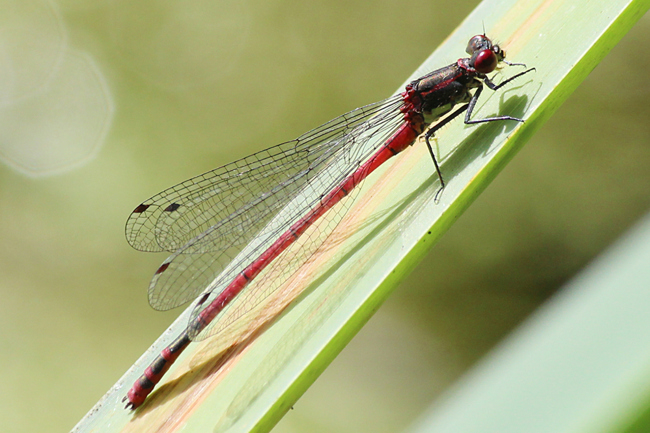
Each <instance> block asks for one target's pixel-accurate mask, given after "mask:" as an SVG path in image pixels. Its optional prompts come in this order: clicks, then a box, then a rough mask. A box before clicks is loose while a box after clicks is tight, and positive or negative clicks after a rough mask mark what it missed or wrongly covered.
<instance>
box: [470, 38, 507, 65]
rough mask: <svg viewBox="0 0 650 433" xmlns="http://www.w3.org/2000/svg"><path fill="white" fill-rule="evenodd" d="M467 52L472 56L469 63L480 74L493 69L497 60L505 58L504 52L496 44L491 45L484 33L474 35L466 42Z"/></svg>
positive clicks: (497, 62)
mask: <svg viewBox="0 0 650 433" xmlns="http://www.w3.org/2000/svg"><path fill="white" fill-rule="evenodd" d="M465 51H466V52H467V54H469V55H470V56H472V57H471V58H470V61H469V64H470V65H471V66H472V67H473V68H474V69H476V70H477V71H478V72H480V73H481V74H488V73H490V72H492V71H494V70H495V69H496V68H497V66H498V64H499V62H501V61H503V59H505V58H506V52H505V51H503V50H502V49H501V47H500V46H498V45H493V44H492V41H491V40H490V38H488V37H487V36H485V35H476V36H474V37H473V38H472V39H470V40H469V42H468V43H467V49H466V50H465Z"/></svg>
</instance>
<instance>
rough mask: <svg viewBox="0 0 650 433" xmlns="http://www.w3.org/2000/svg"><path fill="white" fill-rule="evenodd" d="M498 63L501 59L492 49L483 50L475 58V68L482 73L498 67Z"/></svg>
mask: <svg viewBox="0 0 650 433" xmlns="http://www.w3.org/2000/svg"><path fill="white" fill-rule="evenodd" d="M497 63H499V60H498V59H497V55H496V54H494V52H493V51H492V50H483V51H481V52H479V53H478V54H477V55H476V58H475V59H474V69H476V70H477V71H478V72H480V73H481V74H487V73H490V72H492V71H494V70H495V69H496V67H497Z"/></svg>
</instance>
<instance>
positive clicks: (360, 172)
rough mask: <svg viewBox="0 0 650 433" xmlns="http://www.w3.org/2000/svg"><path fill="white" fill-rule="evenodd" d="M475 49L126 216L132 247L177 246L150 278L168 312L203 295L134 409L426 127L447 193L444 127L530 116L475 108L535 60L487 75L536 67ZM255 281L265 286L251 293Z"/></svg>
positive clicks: (482, 42)
mask: <svg viewBox="0 0 650 433" xmlns="http://www.w3.org/2000/svg"><path fill="white" fill-rule="evenodd" d="M466 51H467V54H469V55H470V57H468V58H461V59H459V60H458V61H457V62H455V63H453V64H451V65H449V66H445V67H444V68H441V69H438V70H436V71H433V72H431V73H429V74H427V75H425V76H423V77H421V78H418V79H417V80H414V81H412V82H411V83H410V84H409V85H408V86H407V87H406V91H404V92H403V93H401V94H399V95H396V96H393V97H391V98H388V99H386V100H384V101H380V102H377V103H375V104H370V105H367V106H365V107H361V108H358V109H356V110H353V111H350V112H349V113H346V114H343V115H342V116H339V117H337V118H335V119H333V120H331V121H329V122H327V123H325V124H324V125H322V126H319V127H318V128H316V129H313V130H311V131H309V132H307V133H306V134H304V135H302V136H300V137H298V138H297V139H295V140H293V141H289V142H287V143H282V144H279V145H277V146H274V147H270V148H268V149H266V150H263V151H261V152H258V153H255V154H253V155H251V156H248V157H246V158H243V159H240V160H238V161H235V162H233V163H230V164H227V165H225V166H223V167H220V168H217V169H215V170H212V171H209V172H207V173H205V174H202V175H200V176H197V177H194V178H191V179H189V180H186V181H185V182H182V183H180V184H178V185H176V186H173V187H171V188H169V189H166V190H165V191H163V192H161V193H159V194H157V195H155V196H153V197H151V198H150V199H149V200H146V201H145V202H143V203H142V204H141V205H139V206H138V207H136V208H135V210H134V211H133V213H132V214H131V216H130V217H129V219H128V221H127V223H126V237H127V239H128V241H129V243H130V244H131V246H133V247H134V248H136V249H138V250H142V251H169V252H172V253H173V254H172V255H171V256H170V257H169V258H168V259H167V260H165V261H164V262H163V264H162V265H161V266H160V267H159V268H158V270H157V271H156V273H155V275H154V277H153V279H152V281H151V284H150V286H149V303H150V304H151V305H152V307H154V308H155V309H158V310H168V309H171V308H174V307H177V306H179V305H182V304H184V303H186V302H189V301H192V300H194V299H196V298H198V299H197V300H196V301H195V306H194V308H193V310H192V313H191V318H190V322H189V324H188V326H187V328H186V329H185V331H184V332H183V333H182V334H181V335H180V336H179V337H178V338H177V339H176V340H174V342H172V343H171V344H170V345H169V346H168V347H167V348H165V349H164V350H163V351H162V353H161V354H160V355H158V357H157V358H156V359H155V360H154V361H153V363H152V364H151V365H150V366H149V367H148V368H147V369H146V370H145V372H144V374H143V375H142V376H141V377H140V378H139V379H138V380H137V381H136V382H135V383H134V385H133V387H132V388H131V389H130V390H129V391H128V393H127V396H126V397H125V398H124V400H123V401H126V400H127V399H128V403H127V405H126V406H127V408H132V409H134V408H136V407H138V406H140V405H141V404H142V402H143V401H144V400H145V398H146V397H147V395H149V393H150V392H151V391H152V390H153V388H154V386H155V385H156V384H157V383H158V382H159V381H160V379H161V378H162V376H163V375H164V374H165V372H166V371H167V370H168V369H169V367H170V365H171V364H172V363H173V362H174V361H175V360H176V358H177V357H178V356H179V355H180V354H181V352H182V351H183V350H184V349H185V348H186V347H187V346H188V345H189V343H190V342H191V341H192V340H197V339H202V338H206V337H209V336H212V335H215V334H217V333H219V332H220V331H221V330H223V329H224V328H225V327H227V326H229V325H230V324H232V323H233V322H234V321H236V320H237V319H238V318H240V317H241V316H243V315H245V314H246V313H248V312H250V311H251V310H252V309H253V308H254V306H255V305H258V304H259V303H260V302H262V301H263V300H264V298H266V297H268V296H269V294H270V293H271V292H272V290H273V287H277V284H279V283H278V282H277V281H276V282H275V285H269V284H264V283H265V282H266V281H263V282H262V284H260V282H259V281H256V283H257V284H255V285H251V284H250V283H251V282H252V280H253V279H256V277H258V276H259V275H260V274H262V273H265V274H269V275H275V274H277V272H270V271H269V270H271V269H273V268H276V270H282V271H283V272H281V275H283V276H285V277H288V275H289V274H290V272H291V270H292V269H296V267H298V266H299V265H300V264H301V263H303V262H304V261H305V260H306V259H307V258H308V257H309V256H310V255H311V254H312V253H313V252H314V251H315V249H316V248H318V245H319V244H320V243H321V242H322V240H323V236H322V235H320V236H315V237H314V238H313V239H311V238H308V239H305V238H306V237H308V236H306V235H305V232H306V231H307V229H308V228H309V227H311V226H312V225H313V224H314V223H315V222H316V221H319V222H321V221H323V220H325V221H326V222H327V224H326V227H325V230H331V229H332V228H333V227H334V226H336V224H337V223H338V222H339V221H340V220H341V218H342V216H343V214H344V213H345V212H346V210H347V209H348V208H349V203H350V199H349V198H348V199H346V200H345V202H347V203H348V204H347V205H345V203H339V202H340V201H341V200H342V199H343V198H344V197H346V196H349V195H350V193H351V192H352V191H353V190H355V187H357V186H358V185H359V184H360V183H361V182H362V181H363V180H364V179H365V178H366V177H367V176H368V175H369V174H370V173H372V172H373V171H374V170H375V169H376V168H377V167H379V166H380V165H381V164H383V163H384V162H385V161H386V160H388V159H389V158H391V157H392V156H394V155H397V154H398V153H400V152H401V151H402V150H404V149H405V148H407V147H408V146H410V145H412V144H413V143H414V142H415V140H416V139H417V138H418V136H419V135H421V134H424V139H425V142H426V144H427V147H428V148H429V152H430V154H431V158H432V160H433V164H434V167H435V170H436V173H437V175H438V179H439V181H440V190H439V191H438V193H440V191H442V189H443V188H444V186H445V183H444V180H443V176H442V172H441V170H440V166H439V164H438V161H437V159H436V156H435V154H434V152H433V148H432V146H431V143H430V139H431V137H432V136H433V135H434V133H435V132H436V131H437V130H439V129H440V128H442V127H443V126H444V125H446V124H447V123H448V122H450V121H451V120H453V119H454V118H456V117H458V116H459V115H460V114H462V113H463V112H466V113H465V123H466V124H478V123H487V122H495V121H502V120H513V121H517V122H523V120H522V119H518V118H515V117H510V116H497V117H489V118H485V119H476V120H474V119H471V115H472V111H473V109H474V107H475V105H476V102H477V101H478V98H479V96H480V95H481V92H482V91H483V85H484V84H485V85H486V86H487V87H488V88H490V89H491V90H494V91H496V90H498V89H500V88H501V87H503V86H504V85H506V84H507V83H509V82H511V81H512V80H514V79H516V78H518V77H521V76H522V75H524V74H526V73H528V72H530V71H532V70H533V69H534V68H531V69H527V70H525V71H523V72H520V73H518V74H516V75H514V76H512V77H510V78H508V79H506V80H504V81H503V82H502V83H500V84H498V85H496V84H494V83H493V82H492V81H491V79H490V78H489V77H488V76H487V74H489V73H491V72H493V71H494V70H496V69H497V67H498V66H499V65H500V63H503V64H506V65H510V66H514V65H516V66H524V67H525V65H524V64H522V63H509V62H507V61H505V52H504V51H503V50H502V49H501V48H500V47H499V46H498V45H495V44H493V43H492V41H491V40H490V39H489V38H488V37H487V36H485V35H477V36H474V37H473V38H471V39H470V41H469V43H468V45H467V50H466ZM472 91H473V92H472ZM459 104H463V105H462V106H460V107H458V108H456V109H455V110H454V111H452V110H453V109H454V107H455V106H456V105H459ZM430 125H433V126H431V127H430V128H429V126H430ZM427 128H429V129H428V130H427ZM315 180H317V182H315ZM356 190H358V188H357V189H356ZM356 190H355V191H356ZM335 206H336V207H335ZM325 236H327V234H325ZM298 239H300V240H301V245H300V246H301V249H300V254H297V255H296V254H295V252H294V253H293V254H291V255H290V256H289V255H288V254H286V253H287V249H288V248H289V246H291V245H292V244H294V243H295V242H296V241H297V240H298ZM284 268H286V270H285V269H284ZM263 277H264V276H261V277H259V278H257V280H259V279H260V278H263ZM274 278H276V279H277V275H275V276H274ZM250 286H254V288H253V289H250V290H248V288H249V287H250ZM234 299H237V300H238V302H237V306H236V307H232V305H233V304H234V302H232V301H233V300H234ZM241 299H243V301H242V302H239V300H241ZM229 308H236V310H234V311H230V312H229V313H230V314H229V315H228V317H227V320H215V318H216V317H217V316H223V315H224V314H225V312H226V310H228V309H229Z"/></svg>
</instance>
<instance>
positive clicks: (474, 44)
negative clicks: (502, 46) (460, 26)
mask: <svg viewBox="0 0 650 433" xmlns="http://www.w3.org/2000/svg"><path fill="white" fill-rule="evenodd" d="M491 44H492V43H491V42H490V40H489V39H488V37H487V36H485V35H476V36H474V37H473V38H472V39H470V40H469V42H468V43H467V48H466V49H465V52H466V53H467V54H469V55H470V56H471V55H473V54H474V53H476V52H477V51H480V50H483V49H486V48H489V46H490V45H491Z"/></svg>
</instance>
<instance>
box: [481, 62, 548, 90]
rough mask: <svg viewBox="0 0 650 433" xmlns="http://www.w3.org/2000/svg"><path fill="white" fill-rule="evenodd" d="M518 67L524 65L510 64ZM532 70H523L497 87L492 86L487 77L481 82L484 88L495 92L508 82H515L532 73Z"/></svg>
mask: <svg viewBox="0 0 650 433" xmlns="http://www.w3.org/2000/svg"><path fill="white" fill-rule="evenodd" d="M519 65H524V64H523V63H512V66H519ZM524 66H525V65H524ZM534 70H535V68H530V69H528V70H525V71H524V72H520V73H518V74H515V75H513V76H512V77H510V78H508V79H507V80H505V81H504V82H503V83H499V85H496V84H494V83H493V82H492V80H490V78H489V77H485V78H484V79H483V82H484V83H485V85H486V86H488V87H489V88H490V90H494V91H497V90H499V89H500V88H502V87H503V86H505V85H506V84H508V83H509V82H511V81H512V80H515V79H517V78H519V77H521V76H522V75H525V74H527V73H529V72H530V71H534Z"/></svg>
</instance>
